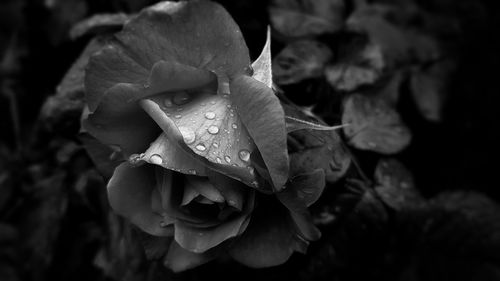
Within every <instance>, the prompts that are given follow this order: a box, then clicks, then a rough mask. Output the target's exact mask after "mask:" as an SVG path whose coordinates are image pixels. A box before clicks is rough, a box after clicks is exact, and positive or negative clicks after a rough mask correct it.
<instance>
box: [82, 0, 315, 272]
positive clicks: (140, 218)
mask: <svg viewBox="0 0 500 281" xmlns="http://www.w3.org/2000/svg"><path fill="white" fill-rule="evenodd" d="M266 58H267V59H269V49H267V56H266V52H264V53H263V55H261V58H259V59H258V60H257V62H256V63H254V68H252V65H251V62H250V58H249V54H248V49H247V46H246V44H245V42H244V39H243V36H242V34H241V32H240V30H239V28H238V26H237V25H236V23H235V22H234V21H233V19H232V18H231V17H230V15H229V14H228V13H227V12H226V11H225V10H224V8H222V7H221V6H220V5H219V4H216V3H212V2H208V1H189V2H162V3H159V4H156V5H154V6H152V7H149V8H147V9H145V10H143V11H142V12H140V13H139V14H138V15H137V16H135V17H134V18H133V19H131V20H130V21H129V22H128V23H127V24H126V25H125V26H124V28H123V30H122V31H121V32H119V33H117V34H116V35H115V36H114V38H113V39H111V40H110V42H108V43H107V44H106V45H105V46H104V47H103V48H102V49H101V50H100V51H99V52H97V53H96V54H94V55H93V56H92V57H91V59H90V61H89V64H88V67H87V70H86V75H85V89H86V99H87V103H88V113H87V114H84V116H83V118H82V128H83V130H84V131H86V132H87V133H88V134H89V135H90V136H92V137H93V138H94V140H95V142H94V144H92V145H91V146H87V148H88V151H89V154H90V155H91V156H92V158H93V159H94V160H95V161H96V162H97V163H96V164H97V165H98V166H99V164H100V163H99V161H105V160H102V159H104V158H106V159H108V158H109V154H108V153H109V151H110V149H112V151H113V153H112V158H113V159H114V160H116V159H118V161H117V162H119V163H118V165H117V167H116V169H114V172H113V174H112V177H111V179H110V181H109V183H108V196H109V201H110V205H111V207H112V208H113V210H114V211H115V212H116V213H117V214H119V215H121V216H123V217H125V218H126V219H127V220H129V221H130V222H131V223H132V224H134V225H135V226H137V227H138V228H139V229H141V230H142V231H144V232H146V233H148V234H150V235H152V236H158V237H162V238H161V239H160V240H159V241H160V242H158V243H159V244H158V243H156V244H155V245H159V246H158V248H159V249H160V248H161V249H165V251H164V253H162V256H163V259H164V263H165V265H166V266H167V267H169V268H171V269H172V270H174V271H182V270H185V269H189V268H193V267H195V266H197V265H200V264H202V263H205V262H207V261H209V260H211V259H213V258H215V257H216V256H218V255H225V254H227V255H229V256H231V257H232V258H234V259H235V260H237V261H238V262H241V263H243V264H245V265H247V266H250V267H267V266H273V265H278V264H281V263H283V262H285V261H286V260H287V259H288V258H289V257H290V255H291V254H292V253H293V252H294V251H299V252H304V251H305V250H306V248H307V245H308V242H309V241H311V240H315V239H318V238H319V236H320V232H319V231H318V229H316V227H315V226H314V225H313V224H312V223H311V220H310V217H309V213H308V211H307V207H308V206H309V205H311V204H312V203H314V201H316V200H317V198H318V197H319V195H320V193H321V191H322V189H323V186H324V172H323V170H321V169H317V170H314V171H311V172H309V173H298V172H297V171H292V172H291V171H290V169H289V157H288V152H287V128H286V123H285V115H284V110H283V107H282V106H281V104H280V101H279V99H278V98H277V97H276V96H275V94H274V92H273V90H272V89H271V88H270V85H269V81H270V80H271V79H270V73H269V72H268V70H269V69H270V64H266V63H265V60H266ZM102 155H106V157H101V156H102ZM99 159H100V160H99ZM101 164H102V163H101ZM157 239H158V238H157Z"/></svg>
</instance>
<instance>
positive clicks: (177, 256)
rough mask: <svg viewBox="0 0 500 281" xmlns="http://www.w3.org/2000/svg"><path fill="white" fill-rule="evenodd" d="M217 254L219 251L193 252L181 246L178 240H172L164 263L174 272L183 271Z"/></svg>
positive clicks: (207, 260)
mask: <svg viewBox="0 0 500 281" xmlns="http://www.w3.org/2000/svg"><path fill="white" fill-rule="evenodd" d="M216 256H217V251H207V252H204V253H201V254H198V253H193V252H190V251H188V250H186V249H184V248H182V247H181V246H179V244H178V243H177V242H175V241H172V243H171V244H170V248H169V249H168V253H167V255H166V256H165V259H164V260H163V264H164V265H165V266H166V267H168V268H170V269H171V270H172V271H174V272H181V271H184V270H188V269H191V268H194V267H197V266H199V265H202V264H204V263H206V262H209V261H210V260H212V259H213V258H215V257H216Z"/></svg>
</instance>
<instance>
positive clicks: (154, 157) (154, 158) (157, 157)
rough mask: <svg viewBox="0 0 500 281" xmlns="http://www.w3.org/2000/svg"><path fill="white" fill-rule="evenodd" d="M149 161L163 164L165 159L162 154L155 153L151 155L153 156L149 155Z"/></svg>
mask: <svg viewBox="0 0 500 281" xmlns="http://www.w3.org/2000/svg"><path fill="white" fill-rule="evenodd" d="M149 162H150V163H151V164H155V165H161V164H162V163H163V159H162V158H161V156H160V155H158V154H153V155H151V157H149Z"/></svg>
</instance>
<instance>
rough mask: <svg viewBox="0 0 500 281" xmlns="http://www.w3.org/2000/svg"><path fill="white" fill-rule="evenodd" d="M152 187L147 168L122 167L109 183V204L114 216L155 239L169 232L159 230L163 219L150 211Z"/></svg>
mask: <svg viewBox="0 0 500 281" xmlns="http://www.w3.org/2000/svg"><path fill="white" fill-rule="evenodd" d="M154 186H155V182H154V169H152V168H151V167H150V166H146V165H144V166H141V167H132V166H131V165H130V164H129V163H127V162H125V163H122V164H120V166H118V167H117V168H116V170H115V173H114V174H113V177H112V178H111V180H110V181H109V183H108V197H109V202H110V205H111V207H112V208H113V210H114V211H115V212H116V213H117V214H119V215H121V216H123V217H125V218H127V219H129V220H130V222H132V223H133V224H135V225H137V226H138V227H139V228H141V229H142V230H143V231H145V232H147V233H149V234H151V235H156V236H164V235H169V234H170V231H169V229H168V228H164V227H161V226H160V224H161V222H162V221H163V218H162V217H161V216H160V215H158V214H155V213H153V210H152V207H151V192H152V191H153V189H154Z"/></svg>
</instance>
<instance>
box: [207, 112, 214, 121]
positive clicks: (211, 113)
mask: <svg viewBox="0 0 500 281" xmlns="http://www.w3.org/2000/svg"><path fill="white" fill-rule="evenodd" d="M205 118H207V119H208V120H213V119H214V118H215V112H212V111H209V112H207V113H205Z"/></svg>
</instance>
